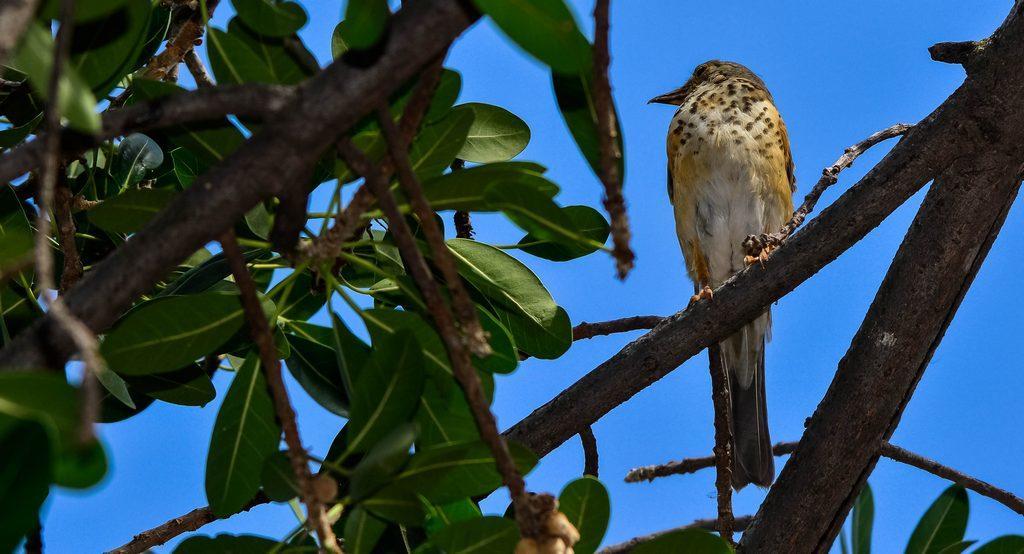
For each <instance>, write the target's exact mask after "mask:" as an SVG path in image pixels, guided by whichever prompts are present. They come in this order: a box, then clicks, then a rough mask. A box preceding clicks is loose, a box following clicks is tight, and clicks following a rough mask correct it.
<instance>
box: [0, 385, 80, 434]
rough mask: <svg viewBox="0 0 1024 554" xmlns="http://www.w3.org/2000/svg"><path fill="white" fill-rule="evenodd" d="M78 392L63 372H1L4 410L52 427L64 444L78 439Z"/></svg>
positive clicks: (1, 406) (0, 409) (0, 402)
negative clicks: (57, 373) (67, 380)
mask: <svg viewBox="0 0 1024 554" xmlns="http://www.w3.org/2000/svg"><path fill="white" fill-rule="evenodd" d="M78 406H79V401H78V393H77V390H76V389H75V388H74V387H72V386H71V385H69V384H68V383H67V382H66V381H65V380H64V379H63V375H60V376H58V375H54V374H52V373H42V372H21V371H17V372H15V371H10V372H6V371H5V372H3V373H0V413H3V414H7V415H9V416H13V417H16V418H20V419H31V420H35V421H39V422H42V423H45V424H47V425H49V426H52V427H53V428H54V429H55V430H56V431H57V433H58V435H59V436H60V438H61V442H62V443H67V444H70V443H73V442H76V435H75V433H76V431H77V429H78Z"/></svg>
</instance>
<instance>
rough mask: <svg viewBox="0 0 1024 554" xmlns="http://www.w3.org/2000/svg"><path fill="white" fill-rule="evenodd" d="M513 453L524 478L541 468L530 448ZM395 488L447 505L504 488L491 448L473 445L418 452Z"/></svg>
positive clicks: (517, 447) (515, 447)
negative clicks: (535, 467)
mask: <svg viewBox="0 0 1024 554" xmlns="http://www.w3.org/2000/svg"><path fill="white" fill-rule="evenodd" d="M509 450H510V451H511V453H512V459H513V460H514V461H515V463H516V467H517V468H519V471H520V473H522V474H523V475H525V474H527V473H529V471H530V470H531V469H533V466H535V465H536V464H537V456H536V455H535V454H534V453H533V452H531V451H530V450H529V449H527V448H526V447H524V446H522V445H520V444H518V443H509ZM393 486H398V487H403V488H405V489H406V490H410V491H416V493H418V494H420V495H422V496H423V497H424V498H426V499H427V500H429V501H431V502H434V503H437V504H444V503H446V502H452V501H455V500H459V499H461V498H465V497H467V496H476V495H480V494H487V493H490V492H491V491H492V490H494V489H495V488H497V487H500V486H501V475H499V474H498V470H497V469H496V468H495V465H494V458H493V457H492V456H491V451H490V450H489V449H488V447H487V445H486V444H484V443H483V442H482V441H473V442H467V443H457V444H449V445H444V446H432V447H428V448H423V449H421V450H419V451H417V452H416V454H414V455H413V457H412V459H411V460H409V465H408V466H406V468H405V469H404V470H402V472H401V473H399V474H398V477H397V478H396V479H395V481H394V483H393Z"/></svg>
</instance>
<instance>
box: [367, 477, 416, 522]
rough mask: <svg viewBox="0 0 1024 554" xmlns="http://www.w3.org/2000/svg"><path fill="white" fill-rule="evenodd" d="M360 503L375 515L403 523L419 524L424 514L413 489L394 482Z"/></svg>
mask: <svg viewBox="0 0 1024 554" xmlns="http://www.w3.org/2000/svg"><path fill="white" fill-rule="evenodd" d="M361 505H362V507H363V508H366V509H367V510H369V511H370V512H372V513H373V514H374V515H376V516H379V517H382V518H384V519H386V520H388V521H393V522H395V523H399V524H403V525H412V526H419V525H421V524H422V523H423V518H424V517H425V515H426V512H425V511H424V509H423V501H421V500H420V498H419V497H418V496H417V495H416V493H415V491H411V490H408V489H406V488H404V487H401V486H396V485H394V484H392V485H389V486H387V487H385V488H384V489H382V490H380V491H378V492H377V493H376V494H374V495H373V496H372V497H370V498H367V499H366V500H364V501H363V502H362V504H361Z"/></svg>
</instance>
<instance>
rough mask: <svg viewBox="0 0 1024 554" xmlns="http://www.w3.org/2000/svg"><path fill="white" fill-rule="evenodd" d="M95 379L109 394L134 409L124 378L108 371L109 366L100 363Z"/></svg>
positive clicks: (133, 402)
mask: <svg viewBox="0 0 1024 554" xmlns="http://www.w3.org/2000/svg"><path fill="white" fill-rule="evenodd" d="M96 380H97V381H99V382H100V384H102V385H103V388H105V389H107V391H108V392H110V394H111V395H112V396H113V397H114V398H116V399H118V400H120V401H121V403H122V404H124V405H125V406H127V407H129V408H131V409H133V410H134V409H135V401H134V400H132V397H131V395H130V394H129V393H128V384H127V383H125V381H124V379H122V378H121V376H120V375H118V374H116V373H114V372H113V371H110V368H108V367H106V366H104V365H101V366H100V367H99V368H97V371H96Z"/></svg>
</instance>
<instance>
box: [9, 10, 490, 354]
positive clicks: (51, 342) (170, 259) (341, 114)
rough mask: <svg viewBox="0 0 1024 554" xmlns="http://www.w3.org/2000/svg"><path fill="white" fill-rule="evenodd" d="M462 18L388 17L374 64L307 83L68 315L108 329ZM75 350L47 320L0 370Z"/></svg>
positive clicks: (419, 13) (94, 273) (88, 279)
mask: <svg viewBox="0 0 1024 554" xmlns="http://www.w3.org/2000/svg"><path fill="white" fill-rule="evenodd" d="M468 9H469V8H466V7H465V5H464V4H463V3H462V2H459V1H458V0H438V1H435V2H415V3H411V4H409V5H408V6H407V7H405V8H403V9H402V10H400V11H399V12H398V13H397V14H395V16H394V17H393V18H392V23H391V24H392V34H391V35H390V36H391V37H392V38H391V39H390V40H389V41H387V43H386V44H385V45H384V46H383V51H382V53H381V55H380V57H379V58H378V59H377V61H376V63H374V64H373V65H371V66H368V67H366V66H357V65H354V64H352V65H350V64H349V62H348V61H347V60H345V59H344V58H343V59H342V60H339V61H336V62H335V63H333V64H331V65H330V66H328V67H327V68H325V69H324V71H323V72H321V73H320V74H318V75H316V76H315V77H312V78H311V79H310V80H309V81H308V82H307V83H306V84H304V85H303V87H302V88H301V93H300V94H299V96H298V97H297V98H296V100H295V101H294V102H293V103H292V104H291V105H290V106H289V108H288V111H287V114H282V115H281V116H280V117H276V118H273V119H272V120H271V121H269V122H268V123H267V124H266V125H264V127H263V128H262V129H261V130H260V131H259V132H258V133H257V134H256V135H254V136H253V137H252V138H251V139H250V140H248V141H246V143H245V144H244V145H243V146H242V147H241V148H239V150H238V151H236V152H235V153H233V154H232V155H231V156H229V157H228V158H227V159H226V160H225V161H224V162H222V163H221V164H219V165H218V166H216V167H215V168H213V169H212V170H211V171H209V172H207V173H206V174H204V175H203V176H201V177H199V178H198V179H197V180H196V183H195V184H194V185H193V186H192V187H190V188H189V189H188V190H186V191H185V192H184V193H182V194H181V195H180V196H178V197H177V198H176V199H175V200H173V201H172V202H171V203H170V204H169V205H168V206H167V207H166V208H165V209H164V210H163V211H162V212H161V213H160V214H158V215H157V216H156V217H154V218H153V220H152V221H151V222H150V223H149V225H147V226H146V227H145V228H144V229H142V230H141V231H139V232H138V233H137V234H135V235H133V236H132V239H131V240H129V241H127V242H126V243H125V244H124V245H123V246H122V247H121V248H119V249H118V250H117V251H116V252H114V253H113V254H111V255H110V256H109V257H108V258H107V259H106V260H104V261H103V262H101V263H100V264H97V266H96V267H95V268H93V269H92V270H91V271H89V272H88V273H87V274H86V275H85V277H84V278H83V279H82V280H81V281H80V282H79V283H78V285H76V286H75V287H73V288H72V289H71V290H70V291H68V295H67V297H66V300H67V305H68V308H69V310H70V311H71V313H73V314H75V315H76V316H78V317H80V318H81V319H82V321H83V322H84V323H85V324H86V325H87V326H88V327H89V328H90V329H92V330H93V331H99V330H103V329H106V328H107V327H109V326H110V325H111V324H112V323H113V322H114V321H115V320H116V319H117V317H118V316H119V315H120V314H121V313H122V312H123V311H124V310H125V309H127V308H128V307H129V306H130V305H131V303H132V301H133V300H134V299H136V298H137V297H138V296H139V295H141V294H143V293H145V292H146V291H147V290H149V289H150V288H151V287H152V286H153V284H154V283H156V282H157V281H158V280H159V279H161V278H162V277H164V276H165V275H166V274H167V273H168V272H169V271H171V270H172V269H173V268H174V267H175V266H176V265H177V264H178V263H179V262H180V261H181V260H184V259H185V258H187V257H188V256H189V255H191V254H192V253H193V252H195V251H196V250H198V249H199V247H201V246H202V245H203V244H205V243H206V242H208V241H210V240H213V239H215V238H216V237H218V236H220V234H221V233H223V232H224V231H225V230H226V229H227V228H228V227H229V226H230V224H231V222H232V221H235V220H237V219H238V218H240V217H242V216H243V215H244V214H245V212H247V211H248V210H250V209H252V207H253V206H255V205H256V203H257V202H259V201H261V200H263V199H265V198H267V197H269V196H271V195H273V194H275V193H277V192H278V191H280V190H282V189H284V188H285V187H286V185H287V184H288V183H289V182H290V180H291V178H292V176H293V175H296V174H299V173H301V172H303V171H305V170H307V169H308V168H310V167H312V166H313V164H314V163H315V162H316V160H317V159H318V158H319V156H320V154H321V153H322V152H323V151H324V149H325V148H326V147H327V146H329V145H331V144H333V143H334V141H335V139H336V138H337V137H338V136H340V135H341V134H343V133H344V132H346V131H347V130H348V129H349V128H350V127H351V126H352V125H353V124H355V123H356V122H357V121H358V120H359V119H361V118H362V117H364V116H365V115H366V114H368V113H369V112H370V110H371V109H373V108H374V107H375V104H376V103H377V101H378V99H379V98H381V97H386V96H387V95H389V94H391V93H392V92H394V91H395V90H397V89H398V88H399V87H400V86H401V85H402V84H404V83H405V82H407V81H408V80H409V79H411V78H412V77H414V76H415V75H416V74H417V73H418V72H419V71H420V69H421V68H422V67H423V66H425V65H426V64H427V63H429V62H431V61H432V60H434V59H436V57H437V56H438V55H440V53H441V52H443V51H444V49H445V48H447V47H448V45H449V44H450V43H451V41H452V40H454V39H455V37H456V36H458V35H459V34H460V33H461V32H462V31H463V30H465V29H466V28H467V27H468V26H469V25H470V24H471V23H472V22H473V21H474V20H475V19H476V18H477V17H479V14H477V13H476V12H471V11H467V10H468ZM202 92H206V91H200V93H202ZM211 92H212V91H211ZM194 94H199V93H194ZM71 348H72V345H71V341H70V337H69V336H68V335H67V333H66V332H64V331H63V330H61V329H59V328H57V327H56V326H55V325H54V322H53V317H52V315H51V314H47V315H46V316H44V317H42V318H40V319H39V320H37V321H36V323H35V324H33V326H32V327H30V328H29V329H27V330H26V331H24V332H22V333H21V334H20V335H19V336H18V337H17V338H15V339H14V340H13V341H12V342H11V343H10V344H8V345H7V346H6V347H5V348H4V349H3V350H2V351H0V367H2V368H4V369H17V368H22V369H32V368H39V367H41V366H42V365H44V364H47V363H49V364H50V365H54V364H56V363H63V362H64V361H65V360H66V359H67V356H68V354H69V353H70V351H71Z"/></svg>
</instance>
